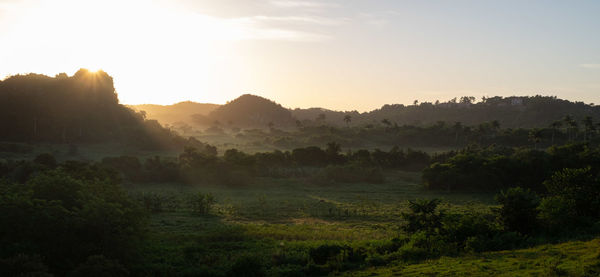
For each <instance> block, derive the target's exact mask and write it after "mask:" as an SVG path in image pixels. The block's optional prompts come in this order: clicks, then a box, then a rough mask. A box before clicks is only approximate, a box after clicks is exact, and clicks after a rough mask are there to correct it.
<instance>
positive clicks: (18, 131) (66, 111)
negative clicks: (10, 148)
mask: <svg viewBox="0 0 600 277" xmlns="http://www.w3.org/2000/svg"><path fill="white" fill-rule="evenodd" d="M0 126H1V127H0V128H2V130H1V131H0V140H4V141H20V142H51V143H86V142H131V143H135V145H137V146H140V147H145V148H161V147H162V146H164V145H173V140H182V139H181V138H178V137H177V136H176V135H175V134H174V133H172V132H171V131H169V130H167V129H165V128H163V127H162V126H160V124H159V123H158V122H157V121H153V120H145V119H144V116H143V114H141V113H136V112H134V111H133V110H132V109H129V108H127V107H125V106H123V105H121V104H119V100H118V97H117V94H116V93H115V88H114V85H113V79H112V77H111V76H109V75H108V74H107V73H106V72H103V71H99V72H90V71H88V70H86V69H80V70H79V71H77V72H76V73H75V74H74V75H73V76H68V75H67V74H64V73H61V74H58V75H56V76H55V77H49V76H45V75H39V74H28V75H16V76H12V77H8V78H7V79H5V80H3V81H0Z"/></svg>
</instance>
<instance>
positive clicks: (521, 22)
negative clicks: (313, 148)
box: [0, 0, 600, 112]
mask: <svg viewBox="0 0 600 277" xmlns="http://www.w3.org/2000/svg"><path fill="white" fill-rule="evenodd" d="M599 12H600V2H596V1H571V2H568V3H567V2H561V1H528V2H522V1H502V2H489V1H485V2H484V1H452V2H450V1H428V2H424V1H383V0H382V1H361V0H350V1H308V0H293V1H292V0H260V1H244V2H240V1H233V0H226V1H208V0H202V1H186V0H181V1H152V2H147V1H127V2H122V1H74V0H61V1H44V0H0V39H1V40H2V41H3V43H2V44H0V76H2V77H6V76H9V75H14V74H19V73H21V74H23V73H30V72H32V73H42V74H48V75H51V76H52V75H54V74H57V73H60V72H66V73H68V74H73V73H74V72H75V71H76V70H78V69H79V68H81V67H84V68H90V69H92V70H94V69H103V70H104V71H106V72H107V73H108V74H110V75H111V76H113V77H114V80H115V87H116V90H117V93H118V94H119V98H120V100H121V102H122V103H124V104H161V105H169V104H174V103H177V102H182V101H188V100H189V101H194V102H199V103H215V104H224V103H225V102H226V101H230V100H233V99H235V98H237V97H238V96H240V95H242V94H246V93H250V94H255V95H260V96H262V97H265V98H268V99H271V100H274V101H276V102H277V103H279V104H281V105H283V106H285V107H288V108H292V109H293V108H310V107H322V108H327V109H332V110H358V111H361V112H364V111H370V110H373V109H377V108H380V107H381V106H382V105H384V104H395V103H398V104H412V102H413V101H414V100H419V101H420V102H423V101H429V102H434V101H436V100H439V101H442V102H443V101H447V100H449V99H451V98H453V97H460V96H464V95H469V96H475V97H477V99H478V100H479V99H480V98H481V96H512V95H536V94H540V95H551V96H557V97H559V98H564V99H568V100H576V101H584V102H586V103H596V102H600V100H599V99H598V96H597V92H598V91H600V81H599V80H600V78H598V77H600V52H598V49H600V37H599V36H597V35H596V32H597V29H598V28H599V27H600V18H598V17H597V14H599Z"/></svg>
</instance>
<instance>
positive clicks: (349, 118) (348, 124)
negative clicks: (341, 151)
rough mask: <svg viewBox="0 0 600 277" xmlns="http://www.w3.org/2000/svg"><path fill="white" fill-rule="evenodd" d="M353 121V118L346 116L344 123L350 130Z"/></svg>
mask: <svg viewBox="0 0 600 277" xmlns="http://www.w3.org/2000/svg"><path fill="white" fill-rule="evenodd" d="M351 121H352V117H351V116H350V115H349V114H347V115H345V116H344V122H346V127H348V128H350V122H351Z"/></svg>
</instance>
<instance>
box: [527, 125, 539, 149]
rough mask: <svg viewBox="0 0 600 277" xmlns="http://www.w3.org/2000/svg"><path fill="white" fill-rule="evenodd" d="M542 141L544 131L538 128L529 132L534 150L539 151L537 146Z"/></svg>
mask: <svg viewBox="0 0 600 277" xmlns="http://www.w3.org/2000/svg"><path fill="white" fill-rule="evenodd" d="M541 140H542V131H541V130H540V129H537V128H533V129H531V131H529V141H531V142H533V149H537V144H538V143H539V142H540V141H541Z"/></svg>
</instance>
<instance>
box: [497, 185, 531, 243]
mask: <svg viewBox="0 0 600 277" xmlns="http://www.w3.org/2000/svg"><path fill="white" fill-rule="evenodd" d="M496 201H498V203H499V204H500V205H502V207H501V208H500V210H499V214H500V220H501V221H502V224H503V225H504V227H505V228H506V229H507V230H509V231H516V232H519V233H521V234H530V233H532V232H533V231H535V230H536V229H537V227H538V222H537V215H538V210H537V206H538V204H539V203H540V200H539V198H538V196H537V195H536V194H535V193H534V192H532V191H531V190H529V189H527V190H525V189H522V188H520V187H516V188H510V189H508V190H506V191H502V192H500V194H499V195H496Z"/></svg>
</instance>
